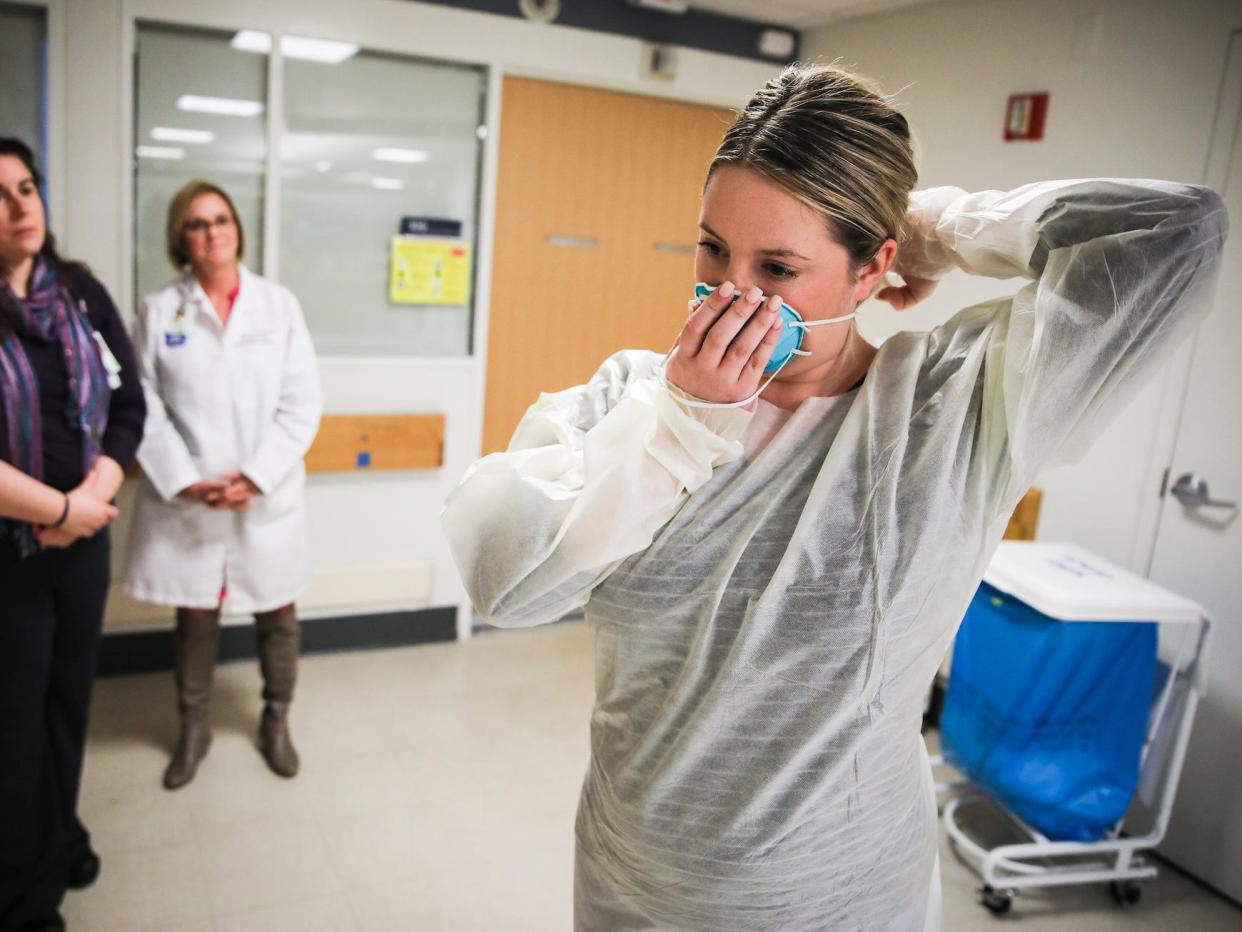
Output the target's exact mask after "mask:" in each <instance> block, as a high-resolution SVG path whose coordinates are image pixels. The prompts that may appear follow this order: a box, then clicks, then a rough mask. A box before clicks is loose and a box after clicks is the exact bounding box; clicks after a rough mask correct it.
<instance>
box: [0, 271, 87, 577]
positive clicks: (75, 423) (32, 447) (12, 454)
mask: <svg viewBox="0 0 1242 932" xmlns="http://www.w3.org/2000/svg"><path fill="white" fill-rule="evenodd" d="M0 291H2V292H3V297H4V298H6V299H8V301H9V302H10V303H11V304H13V305H15V306H16V307H17V309H18V311H19V314H18V318H17V320H16V322H15V323H16V328H15V332H14V333H13V334H11V335H10V336H9V337H8V339H6V340H5V341H4V342H3V343H0V460H4V461H5V462H6V463H9V464H10V465H12V466H15V467H17V468H18V469H20V470H21V471H22V472H24V473H26V474H27V475H30V476H33V477H34V478H36V479H42V478H43V421H42V411H41V409H40V407H39V383H38V379H37V378H36V376H35V372H34V369H33V368H32V367H31V365H30V360H29V358H28V357H27V356H26V351H25V348H24V347H23V346H22V339H26V340H30V341H37V342H42V343H53V342H54V343H57V344H59V345H60V348H61V352H62V353H63V354H64V358H65V371H66V372H67V373H68V375H69V393H68V404H67V405H66V406H65V420H66V422H67V423H68V425H69V427H70V429H71V430H74V431H78V432H79V433H81V434H82V470H83V472H84V473H85V472H89V471H90V469H91V467H92V466H94V465H95V460H96V459H97V458H98V456H99V450H100V444H101V442H102V441H103V435H104V429H105V428H106V427H107V424H108V403H109V400H110V398H111V390H110V389H109V388H108V374H107V371H106V370H105V369H104V365H103V360H102V359H101V358H100V354H99V346H98V344H97V343H96V342H95V335H94V331H93V328H92V327H91V325H90V321H89V320H88V319H87V316H86V311H85V308H84V307H81V306H79V304H78V302H76V301H75V300H74V298H73V296H72V294H70V292H69V289H68V288H67V287H66V286H65V284H64V282H62V281H61V278H60V276H58V275H57V274H56V270H55V268H54V267H53V266H52V265H51V264H50V263H48V262H47V261H46V260H45V259H44V258H43V257H42V256H38V257H36V259H35V265H34V269H33V271H32V272H31V275H30V291H29V293H28V294H27V295H26V297H25V298H19V297H17V296H16V295H14V294H13V292H12V291H11V289H10V288H9V286H8V283H7V282H5V281H3V280H0ZM5 532H7V533H5ZM0 536H7V537H10V538H11V539H14V540H15V541H16V543H17V548H18V552H19V553H20V554H21V555H22V556H28V555H29V554H30V553H32V552H33V551H34V550H35V549H37V546H38V545H37V542H36V541H35V538H34V531H33V529H32V528H31V526H30V525H29V524H25V523H23V522H18V521H6V520H3V519H0Z"/></svg>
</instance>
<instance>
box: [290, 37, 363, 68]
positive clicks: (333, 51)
mask: <svg viewBox="0 0 1242 932" xmlns="http://www.w3.org/2000/svg"><path fill="white" fill-rule="evenodd" d="M280 54H282V55H284V56H285V57H286V58H301V59H304V60H305V61H317V62H323V63H324V64H325V65H339V64H340V63H341V62H343V61H344V60H345V59H347V58H352V57H353V56H354V55H356V54H358V46H356V45H354V44H353V43H352V42H334V41H332V40H331V39H307V38H305V37H303V36H281V37H280Z"/></svg>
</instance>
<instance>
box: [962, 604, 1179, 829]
mask: <svg viewBox="0 0 1242 932" xmlns="http://www.w3.org/2000/svg"><path fill="white" fill-rule="evenodd" d="M1156 644H1157V631H1156V625H1155V624H1152V623H1150V622H1136V621H1121V622H1117V621H1109V622H1083V621H1073V622H1063V621H1057V620H1056V619H1053V618H1049V617H1048V616H1047V615H1044V614H1042V613H1041V612H1038V611H1036V610H1035V609H1033V608H1031V607H1030V606H1029V605H1027V604H1026V603H1024V602H1022V601H1020V600H1019V599H1016V598H1013V597H1012V596H1009V595H1006V594H1005V593H1003V592H1001V591H1000V590H998V589H996V588H994V587H992V586H989V585H988V584H987V583H984V584H983V585H981V586H980V587H979V591H978V592H977V593H975V597H974V599H972V600H971V603H970V607H969V609H967V612H966V617H965V619H964V620H963V621H962V626H961V628H960V629H959V630H958V633H957V640H956V641H955V642H954V647H953V667H952V671H951V673H950V677H949V689H948V692H947V694H946V696H945V704H944V709H943V711H942V713H941V719H940V728H941V736H942V742H943V748H944V754H945V759H946V760H948V761H949V762H950V763H952V764H953V765H954V766H955V767H956V768H957V769H958V770H960V771H961V772H962V773H963V774H965V775H966V776H967V777H968V778H969V779H970V780H971V781H972V782H974V783H975V784H977V785H978V786H980V787H982V788H983V789H984V790H986V791H987V792H988V793H989V794H990V795H991V796H993V797H994V798H995V799H996V800H998V801H999V802H1001V803H1002V804H1003V805H1004V806H1005V807H1006V808H1008V809H1009V810H1010V811H1011V812H1013V813H1014V814H1016V815H1017V816H1018V817H1019V818H1021V819H1022V820H1023V821H1025V822H1026V823H1027V824H1029V825H1031V826H1032V827H1033V828H1035V829H1037V830H1038V831H1040V832H1042V833H1043V834H1044V835H1046V836H1047V837H1048V838H1050V839H1053V840H1057V841H1096V840H1098V839H1099V838H1102V837H1103V836H1104V835H1106V834H1107V833H1108V832H1109V830H1110V829H1112V828H1113V827H1114V826H1115V825H1116V824H1117V823H1118V822H1119V821H1120V820H1121V819H1122V817H1123V816H1124V815H1125V813H1126V809H1127V808H1128V807H1129V805H1130V798H1131V797H1132V796H1133V795H1134V788H1135V786H1136V784H1137V783H1138V777H1139V756H1140V754H1141V752H1142V748H1143V740H1144V735H1145V732H1146V728H1147V721H1148V715H1149V713H1150V709H1151V696H1152V688H1153V684H1154V681H1155V673H1156Z"/></svg>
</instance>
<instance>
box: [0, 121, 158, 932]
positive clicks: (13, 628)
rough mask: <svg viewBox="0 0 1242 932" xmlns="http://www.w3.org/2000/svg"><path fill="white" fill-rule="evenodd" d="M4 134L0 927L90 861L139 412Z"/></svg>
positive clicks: (96, 292)
mask: <svg viewBox="0 0 1242 932" xmlns="http://www.w3.org/2000/svg"><path fill="white" fill-rule="evenodd" d="M39 186H40V179H39V175H38V172H37V170H36V168H35V164H34V158H33V156H32V154H31V151H30V149H29V148H28V147H27V146H25V145H24V144H23V143H21V142H20V141H18V140H16V139H4V138H0V930H5V932H7V930H10V929H14V930H36V929H38V930H44V929H63V928H64V922H63V920H62V919H61V917H60V914H59V907H60V901H61V899H62V898H63V896H64V893H65V889H66V888H67V887H73V888H80V887H84V886H86V885H88V884H90V883H92V882H93V881H94V879H95V877H96V876H97V875H98V873H99V857H98V855H96V854H95V852H94V851H93V850H92V849H91V845H90V839H89V836H88V835H87V832H86V829H85V828H84V827H83V826H82V823H81V822H80V821H79V820H78V817H77V801H78V787H79V784H80V782H81V776H82V753H83V749H84V746H85V742H86V721H87V711H88V708H89V705H90V695H91V681H92V679H93V677H94V673H95V662H96V657H97V654H98V649H99V634H100V628H101V626H102V622H103V613H104V602H105V600H106V598H107V593H108V584H109V576H110V571H109V544H108V531H107V526H108V524H109V522H110V521H111V520H112V519H113V518H114V517H116V513H117V511H116V508H115V507H114V506H113V505H112V504H111V501H112V499H113V497H114V496H115V495H116V492H117V489H119V488H120V485H121V481H122V479H123V478H124V475H125V470H126V469H127V468H128V467H129V464H130V463H131V462H132V461H133V458H134V452H135V451H136V450H137V448H138V443H139V441H140V440H141V439H142V425H143V419H144V417H145V414H146V406H145V404H144V402H143V395H142V388H141V385H140V383H139V381H138V376H137V370H136V368H135V364H134V357H133V351H132V350H131V349H130V345H129V341H128V339H127V337H126V335H125V328H124V325H123V324H122V322H121V319H120V316H119V315H118V314H117V310H116V307H115V306H114V305H113V303H112V301H111V299H110V298H109V297H108V293H107V291H105V290H104V287H103V286H102V285H101V284H100V283H99V282H98V281H96V280H95V278H94V277H93V276H92V275H91V274H90V272H88V271H87V270H86V268H85V267H84V266H82V265H80V264H77V263H73V262H66V261H64V260H63V259H61V258H60V256H59V255H58V254H57V252H56V246H55V240H54V239H53V238H52V235H51V234H50V233H49V232H48V230H47V222H46V216H45V212H44V206H43V198H42V195H41V194H40V191H39Z"/></svg>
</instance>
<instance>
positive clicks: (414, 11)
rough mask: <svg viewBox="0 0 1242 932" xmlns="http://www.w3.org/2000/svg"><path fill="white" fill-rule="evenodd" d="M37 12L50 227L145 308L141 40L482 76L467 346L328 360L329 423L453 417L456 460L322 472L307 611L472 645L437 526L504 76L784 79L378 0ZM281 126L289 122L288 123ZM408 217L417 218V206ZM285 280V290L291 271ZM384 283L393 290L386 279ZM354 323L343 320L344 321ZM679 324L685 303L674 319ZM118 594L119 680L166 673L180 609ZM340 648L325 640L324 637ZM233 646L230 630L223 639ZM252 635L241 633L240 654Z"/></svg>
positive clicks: (486, 281)
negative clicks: (138, 222)
mask: <svg viewBox="0 0 1242 932" xmlns="http://www.w3.org/2000/svg"><path fill="white" fill-rule="evenodd" d="M32 3H33V4H34V5H35V6H41V7H43V8H45V10H46V12H47V21H48V34H49V39H48V41H49V76H48V85H49V87H48V92H49V96H48V122H49V128H48V137H49V150H50V152H49V156H50V158H49V165H50V167H51V170H50V172H49V175H50V177H49V181H50V187H51V189H52V190H53V192H54V196H53V197H52V198H51V203H52V208H53V209H52V218H51V219H52V222H53V226H54V227H55V228H56V229H57V230H58V231H60V232H61V239H62V242H63V244H64V246H65V247H66V251H67V252H68V253H69V254H72V255H74V256H78V257H81V258H82V259H84V260H85V261H87V262H88V263H89V264H90V265H91V267H92V268H93V269H94V270H95V271H96V273H97V274H98V275H99V277H100V279H101V280H102V281H103V282H104V283H105V284H106V285H107V286H108V287H109V289H110V291H111V293H112V294H113V295H115V296H116V299H117V303H118V306H120V307H121V308H122V309H123V310H125V309H129V308H132V307H133V306H134V303H135V301H136V300H137V299H139V298H141V297H142V295H141V294H139V293H138V291H139V288H138V284H137V282H136V280H135V275H134V252H133V250H134V233H133V230H134V223H135V215H134V214H135V210H134V206H133V204H134V181H133V178H134V152H135V143H136V142H148V143H149V142H150V140H136V139H135V135H136V131H137V123H136V115H135V106H134V97H135V93H136V78H135V74H134V69H133V65H134V54H135V49H136V47H137V42H138V38H139V35H140V34H141V31H142V30H143V29H144V28H149V27H160V28H171V29H174V30H176V29H180V30H191V31H192V30H206V31H215V32H218V33H223V34H230V35H231V34H234V33H236V32H237V31H239V30H243V29H249V30H255V31H258V32H261V33H265V34H267V35H269V36H276V37H279V36H281V35H286V34H287V35H294V36H309V37H330V38H332V39H334V40H337V41H343V42H351V43H356V44H358V45H359V46H361V47H362V48H363V49H364V50H366V51H368V52H374V53H376V54H380V55H391V56H403V57H405V58H408V59H409V60H411V61H425V62H431V63H436V62H441V63H445V64H456V65H462V66H467V67H473V68H480V69H482V70H483V73H484V74H485V110H484V112H483V113H482V115H481V116H482V119H481V121H480V127H481V128H480V130H479V137H480V139H481V150H482V161H481V172H480V183H479V192H478V210H477V218H478V230H477V235H476V236H475V238H474V240H473V245H474V247H475V275H474V280H473V308H474V314H473V318H472V320H471V321H470V333H469V335H468V340H466V341H465V343H466V345H468V348H469V349H468V351H466V352H461V353H458V354H457V355H443V354H441V355H436V356H429V355H421V354H419V353H418V352H417V351H411V352H407V353H403V354H395V355H394V354H367V353H357V352H355V353H353V354H350V355H346V354H342V353H339V352H329V353H325V352H323V350H322V349H321V350H320V372H321V376H322V380H323V388H324V403H325V413H326V414H328V415H346V414H364V413H369V414H399V413H418V414H439V415H442V416H443V418H444V438H443V459H442V465H440V466H439V467H436V468H425V469H418V470H408V471H406V470H396V471H383V472H376V471H373V472H366V471H364V470H354V471H349V472H325V473H319V472H317V473H313V474H312V475H311V477H310V480H309V484H308V489H307V502H308V509H309V518H310V524H311V534H312V547H313V554H314V565H315V575H314V578H313V581H312V585H311V589H310V591H309V592H308V594H307V597H306V598H305V599H304V600H303V601H302V603H301V604H300V606H299V607H300V608H301V609H302V612H303V616H304V618H306V619H307V622H308V630H310V629H311V628H313V627H314V626H315V624H316V623H317V622H324V623H329V622H344V623H347V624H354V623H356V624H357V625H358V626H360V627H365V626H366V625H367V624H368V622H369V621H370V622H372V623H373V627H375V629H376V630H377V631H383V630H387V629H389V628H391V627H392V623H400V624H401V625H404V626H405V628H407V629H410V628H414V629H418V628H419V627H420V626H422V627H424V628H426V629H427V630H426V631H425V632H423V633H425V634H427V635H428V636H429V637H430V638H431V639H437V638H439V637H442V636H450V637H451V636H457V637H467V636H469V633H470V630H471V626H472V623H473V613H472V611H471V609H470V606H469V604H468V601H467V599H466V597H465V594H464V590H463V588H462V586H461V584H460V581H459V580H458V578H457V575H456V571H455V569H454V568H453V564H452V561H451V558H450V556H449V552H448V548H447V544H446V542H445V541H444V539H443V536H442V533H441V530H440V524H439V520H438V515H439V510H440V507H441V505H442V503H443V501H444V499H445V497H446V496H447V494H448V491H449V490H450V489H451V488H452V487H453V485H454V484H455V483H456V482H457V480H458V478H459V477H460V476H461V474H462V472H464V470H465V468H466V466H467V465H468V464H469V463H470V462H472V461H473V460H474V459H476V458H477V456H478V455H479V453H480V450H481V436H482V421H483V411H484V390H485V360H486V358H487V357H486V354H487V332H488V308H489V303H490V300H491V272H492V264H493V258H494V247H493V216H494V206H495V198H496V172H497V164H498V159H499V155H498V154H499V151H500V146H501V145H502V144H503V143H502V140H501V138H500V133H499V123H500V121H499V114H500V112H501V108H502V106H503V99H502V98H503V94H502V87H503V83H504V79H505V78H506V77H507V76H516V77H519V78H536V79H540V80H545V81H551V82H560V83H565V84H576V85H582V86H584V87H588V88H595V89H603V90H607V91H620V92H623V93H628V94H636V95H642V96H649V97H655V98H662V99H665V100H669V101H674V102H686V103H690V104H699V105H706V106H708V107H725V108H727V107H735V106H738V105H740V104H741V103H742V102H743V101H744V100H745V99H746V97H747V95H748V94H749V93H750V91H751V90H752V89H753V88H754V87H755V86H757V85H758V84H760V83H762V82H763V81H765V80H767V78H768V77H770V76H771V74H772V73H773V71H774V68H775V66H772V65H770V64H764V63H761V62H757V61H747V60H741V59H737V58H734V57H731V56H725V55H721V54H716V53H712V52H706V51H700V50H695V49H683V50H680V52H679V56H678V69H677V74H676V76H675V77H674V78H672V79H666V78H654V79H653V78H652V77H650V76H648V75H646V74H645V73H644V68H643V63H644V61H645V60H646V56H645V52H644V47H643V43H642V42H641V41H640V40H638V39H632V38H625V37H619V36H614V35H607V34H601V33H595V32H585V31H583V30H577V29H569V28H566V27H560V26H555V25H553V26H547V25H543V24H536V23H531V22H526V21H523V20H519V19H515V18H508V17H496V16H491V15H486V14H481V13H473V12H468V11H464V10H459V9H452V8H447V7H443V6H436V5H430V4H422V3H415V2H410V3H383V2H378V0H368V2H365V3H362V4H355V5H352V6H350V7H342V6H341V5H340V4H337V3H334V2H331V0H276V2H273V3H269V4H264V5H262V6H255V5H254V4H250V3H246V2H242V0H221V2H218V3H213V4H211V5H209V6H206V7H205V6H203V5H202V4H198V3H193V2H189V0H32ZM273 57H274V56H273ZM290 79H291V78H290V69H289V68H288V67H284V68H283V69H282V68H281V67H279V66H276V65H274V64H270V63H269V67H268V72H267V81H268V87H269V91H270V92H271V94H272V99H273V100H276V99H279V98H280V96H281V95H280V90H281V88H280V87H279V82H281V81H288V80H290ZM273 82H275V83H273ZM269 116H270V117H271V122H276V121H277V120H278V117H279V114H269ZM277 138H278V136H277V135H276V130H274V129H272V128H269V129H268V141H269V144H270V143H272V142H273V141H274V140H276V139H277ZM266 159H267V168H268V173H267V184H268V189H267V192H266V194H267V197H268V198H269V199H275V200H279V196H280V191H279V190H278V187H279V184H280V180H279V175H280V172H279V167H280V166H279V160H280V153H279V152H278V151H277V150H276V149H275V147H274V146H271V145H269V150H268V152H267V155H266ZM273 184H275V186H276V188H277V190H273ZM69 205H72V209H69ZM406 212H408V213H411V214H414V213H417V210H416V208H415V207H412V208H411V209H410V210H408V211H406ZM692 222H693V218H690V221H689V223H690V224H692ZM271 226H272V225H270V224H269V225H265V227H271ZM255 232H256V235H261V237H262V239H261V244H262V246H263V247H265V248H263V249H262V254H263V259H262V261H263V263H264V265H263V266H261V267H259V268H257V269H256V271H260V272H263V271H271V270H272V266H271V265H269V264H268V263H270V262H271V261H272V260H273V258H274V257H275V256H276V254H277V253H278V251H279V250H278V248H277V247H279V245H280V240H279V236H280V232H279V227H278V226H276V229H275V230H273V229H270V228H265V230H264V232H262V233H261V234H259V233H258V231H255ZM393 232H394V233H395V232H396V231H395V230H394V231H393ZM257 245H259V244H258V243H256V246H257ZM257 252H258V250H256V254H257ZM680 258H681V259H682V260H685V257H684V256H681V257H680ZM275 272H276V277H278V278H279V277H280V270H279V269H275ZM170 274H171V271H170ZM379 284H380V286H381V287H383V286H384V285H386V284H387V282H381V283H379ZM341 312H342V313H347V312H348V308H342V309H341ZM680 312H681V308H680V307H679V308H678V309H676V310H675V311H674V315H675V316H676V315H677V314H680ZM314 336H315V333H314V326H313V322H312V337H314ZM129 485H131V486H132V482H131V483H129ZM132 494H133V490H132V488H127V489H124V490H123V491H122V496H121V499H120V504H121V509H122V518H121V519H119V520H118V522H117V524H116V526H115V528H114V568H113V572H114V576H115V577H116V578H118V579H119V578H120V577H121V575H122V573H123V569H124V566H123V558H124V543H125V538H126V535H127V533H128V521H127V513H128V511H129V505H130V503H131V501H132ZM114 595H115V596H116V597H115V598H114V599H113V600H112V603H111V607H110V610H109V615H108V617H107V620H106V635H107V636H106V637H105V645H107V644H108V643H109V642H112V643H113V644H114V645H115V643H116V637H113V636H117V637H120V636H124V637H125V638H128V639H129V641H128V643H127V645H126V646H125V648H124V649H123V652H124V653H126V654H128V655H129V657H128V660H131V661H132V659H133V657H134V656H135V655H137V654H142V655H143V656H144V659H143V660H141V661H140V662H138V663H137V664H136V665H135V664H132V663H130V664H129V665H128V666H126V662H125V661H127V658H126V657H122V658H121V659H122V661H123V662H122V667H123V668H127V669H139V668H144V667H147V668H149V667H154V666H156V665H160V664H165V663H167V658H166V657H165V656H164V654H165V653H166V651H165V648H166V633H167V630H168V629H169V628H170V626H171V623H172V612H171V610H168V609H163V608H160V607H158V606H154V607H153V606H148V605H143V604H140V603H135V602H133V601H132V600H129V599H126V598H125V597H124V596H123V594H121V593H120V590H119V588H114ZM227 620H228V621H229V622H231V623H232V626H233V627H234V628H236V629H239V630H235V631H234V634H236V635H241V634H242V632H241V631H240V628H241V627H243V626H246V625H247V623H248V619H245V618H240V617H233V618H228V619H227ZM446 625H447V627H446ZM334 630H335V629H334ZM337 633H339V631H338V632H337ZM407 634H408V631H407ZM333 637H335V635H333ZM413 637H414V639H415V640H417V639H420V638H421V637H422V635H421V634H419V633H418V631H417V630H416V631H415V633H414V635H413ZM332 639H333V638H332V637H327V638H326V642H331V641H332ZM229 640H230V639H229V637H228V631H227V630H226V644H227V643H228V642H229ZM250 640H251V639H250V638H248V637H234V638H232V642H233V643H235V644H237V645H243V644H248V643H249V641H250ZM107 654H108V648H107V646H105V655H107ZM114 656H115V652H114Z"/></svg>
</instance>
